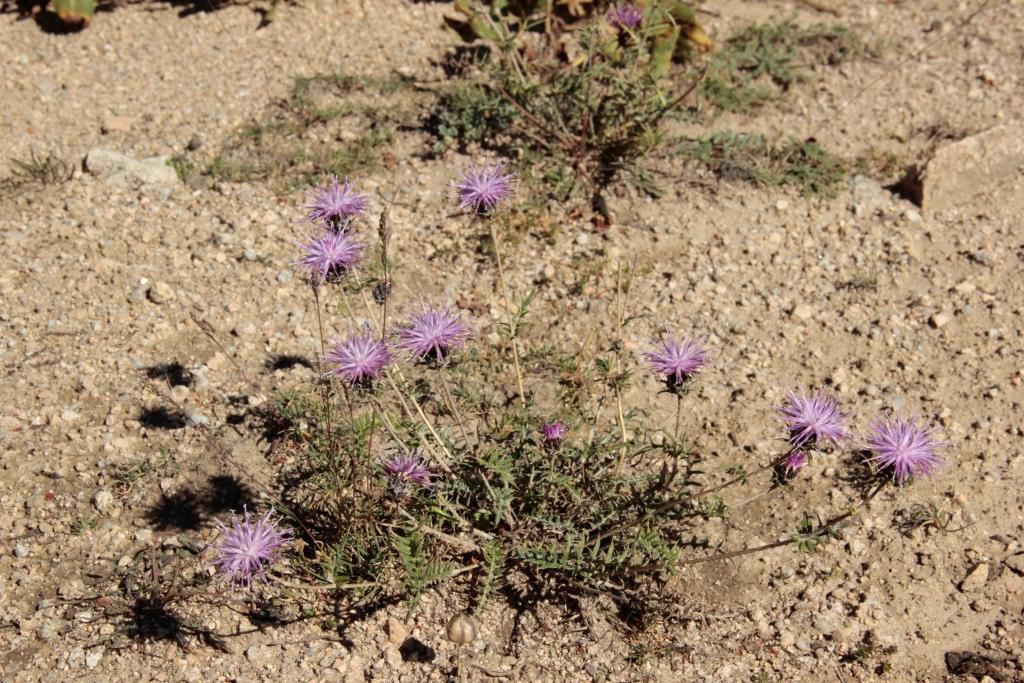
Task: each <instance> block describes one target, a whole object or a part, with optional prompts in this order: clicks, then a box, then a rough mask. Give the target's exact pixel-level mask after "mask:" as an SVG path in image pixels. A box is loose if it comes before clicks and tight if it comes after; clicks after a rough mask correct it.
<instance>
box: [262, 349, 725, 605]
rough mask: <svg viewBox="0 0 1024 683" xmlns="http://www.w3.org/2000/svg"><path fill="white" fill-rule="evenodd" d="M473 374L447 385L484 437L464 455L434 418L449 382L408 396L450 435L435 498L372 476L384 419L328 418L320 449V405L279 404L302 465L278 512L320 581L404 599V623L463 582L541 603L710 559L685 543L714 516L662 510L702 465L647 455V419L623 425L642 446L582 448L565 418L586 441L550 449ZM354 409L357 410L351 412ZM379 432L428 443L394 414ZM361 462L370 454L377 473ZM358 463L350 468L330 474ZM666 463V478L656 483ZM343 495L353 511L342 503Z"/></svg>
mask: <svg viewBox="0 0 1024 683" xmlns="http://www.w3.org/2000/svg"><path fill="white" fill-rule="evenodd" d="M469 364H474V365H477V368H475V370H480V368H481V367H482V366H483V365H486V363H485V362H483V361H482V360H481V359H478V358H473V357H472V356H470V357H469V358H468V359H466V360H464V361H463V365H462V366H459V367H457V368H455V369H454V370H452V369H449V370H451V379H452V380H454V386H453V387H452V388H451V394H452V396H453V397H454V400H456V401H458V404H459V405H461V406H462V408H461V409H460V410H461V411H465V414H472V415H474V416H476V417H477V419H478V420H479V421H480V422H479V424H478V425H477V427H476V428H475V429H474V430H473V431H474V432H475V434H474V435H473V436H471V437H468V439H467V438H466V435H465V434H463V433H462V432H461V430H459V429H457V428H455V426H454V422H455V420H456V418H455V417H453V416H452V415H451V414H450V413H446V410H447V408H446V407H445V405H446V404H445V403H444V402H442V401H440V400H437V402H436V403H435V402H434V400H435V399H436V397H438V396H439V395H440V390H439V387H438V386H437V385H436V383H437V382H438V379H437V373H438V372H448V371H449V370H441V371H438V370H428V371H425V372H424V374H423V375H422V376H421V377H419V378H418V379H416V380H415V381H412V382H411V383H410V384H409V385H408V386H406V387H403V390H405V391H409V392H411V393H413V394H414V395H416V396H417V400H419V401H420V402H421V404H422V405H424V406H425V408H428V409H430V410H431V411H432V412H437V413H439V414H440V417H441V418H443V422H444V423H445V424H446V426H444V427H439V428H438V432H439V434H440V435H441V438H442V439H444V441H445V442H446V444H447V447H448V449H449V451H450V452H451V453H452V456H453V461H452V462H450V472H442V471H441V468H439V467H438V465H437V463H436V461H435V462H434V472H435V473H436V474H437V476H436V484H435V485H434V486H433V487H430V488H423V489H419V490H413V491H411V492H410V493H409V494H408V495H401V494H399V495H396V493H395V492H394V491H393V490H392V489H390V488H389V483H388V481H387V479H386V478H385V476H384V474H383V472H382V470H381V469H380V467H379V465H377V464H376V462H375V461H376V459H377V458H380V457H385V458H386V457H389V455H390V454H389V453H387V452H385V453H380V452H379V451H377V449H376V448H371V447H370V444H369V433H370V426H371V422H373V421H376V424H377V427H378V434H377V437H376V439H377V441H375V442H374V443H375V444H377V443H379V442H380V440H382V439H384V437H383V436H382V435H381V433H380V422H381V417H380V416H378V417H376V418H374V417H373V416H372V413H371V414H367V413H360V414H357V416H356V417H355V419H354V420H351V421H349V420H345V421H342V423H341V424H340V425H339V424H338V421H337V415H335V420H336V421H335V430H336V432H335V433H336V436H335V438H334V442H333V445H331V444H329V443H328V439H327V437H326V434H325V433H324V425H325V416H324V415H323V414H321V409H320V408H319V407H318V406H317V400H316V397H315V396H306V397H302V396H292V397H289V398H287V399H286V400H285V401H283V402H282V403H281V405H280V408H279V410H278V418H279V419H280V420H281V422H282V424H284V423H287V424H290V425H291V426H290V427H288V429H289V430H290V431H291V433H292V437H293V439H294V441H295V446H296V447H297V449H298V452H299V453H301V454H302V456H301V457H298V458H295V459H294V466H293V469H292V470H290V471H286V473H285V474H284V476H283V481H282V482H281V488H282V490H283V491H284V494H283V496H284V500H285V502H286V504H287V505H288V506H289V507H290V508H291V509H292V510H293V511H295V512H297V513H298V514H299V515H300V516H301V517H302V519H303V525H304V527H305V528H306V529H309V530H312V534H313V536H314V537H315V539H316V541H315V544H314V550H313V553H312V555H311V557H312V564H311V571H313V572H314V573H315V574H316V575H317V577H318V578H319V579H320V580H322V581H325V582H328V583H332V584H335V585H342V584H349V585H353V584H358V585H366V584H372V586H373V589H374V590H375V589H378V588H379V589H385V588H388V587H391V586H395V585H400V586H402V587H403V589H404V592H405V595H406V597H407V599H408V600H409V606H410V609H412V608H413V607H414V606H415V604H416V603H417V601H418V599H419V597H420V595H422V593H423V592H424V591H425V590H426V589H427V588H428V587H430V586H432V585H434V584H436V583H437V582H440V581H444V580H445V579H447V578H448V577H450V576H452V575H453V574H454V573H455V572H457V571H459V570H460V569H466V568H473V570H474V577H475V582H474V586H475V593H476V595H475V603H476V604H477V605H480V604H482V603H483V602H485V601H486V600H487V598H488V596H489V595H490V594H492V592H493V591H494V590H497V589H498V588H499V587H501V586H502V585H503V581H504V580H505V578H506V577H508V576H509V574H510V572H511V573H514V574H515V575H517V576H526V577H530V579H531V581H532V582H533V583H535V585H543V586H548V587H551V586H557V585H561V586H563V587H568V588H570V589H573V588H575V589H579V588H581V587H587V588H591V589H594V588H598V587H605V586H607V585H609V583H611V584H613V585H615V586H619V587H622V588H623V589H635V588H640V587H650V586H653V585H655V584H656V583H657V579H658V578H659V577H661V578H663V577H665V576H667V575H668V574H669V573H671V572H672V571H674V568H675V566H676V565H677V560H678V558H679V554H680V550H681V549H682V548H684V547H704V546H705V544H704V543H703V542H702V541H699V540H698V539H697V538H696V537H695V535H694V527H693V522H694V521H695V520H696V519H705V518H707V517H708V516H716V515H722V514H724V513H725V510H724V508H721V507H720V506H716V505H715V504H714V503H712V504H710V505H700V504H699V502H698V501H694V502H693V503H692V504H690V503H686V502H684V503H683V504H680V505H665V504H666V503H669V502H670V501H678V500H680V499H683V498H685V497H686V495H687V494H689V493H692V491H693V489H694V487H695V486H696V482H695V477H696V476H697V475H698V474H699V471H698V469H697V467H698V462H697V458H696V457H695V456H692V455H690V454H688V453H687V452H686V451H685V450H684V449H682V448H681V447H679V446H678V445H677V444H673V443H669V442H671V439H669V440H668V442H666V443H664V444H662V445H654V444H653V443H652V442H651V441H650V440H649V435H650V434H651V430H650V429H647V428H644V426H643V424H642V423H643V418H644V415H643V414H641V413H639V412H627V413H626V414H625V415H624V419H625V421H626V424H627V433H628V434H635V435H639V436H630V437H629V438H628V439H627V440H626V441H623V439H622V436H621V433H620V432H619V430H618V428H617V427H616V426H609V427H608V428H607V429H605V430H603V431H602V430H600V429H598V430H597V432H596V433H595V435H594V437H593V439H592V440H589V439H587V438H586V437H585V436H584V434H585V433H586V432H587V431H588V430H589V428H590V427H589V425H590V424H591V423H592V420H591V419H589V418H585V417H584V416H583V415H575V416H571V415H569V416H563V417H565V418H566V419H568V420H570V421H571V422H573V423H574V424H578V425H581V426H580V427H579V430H578V431H579V432H582V433H583V434H579V435H578V438H572V439H569V440H567V441H566V443H564V444H563V445H562V446H561V447H558V448H554V447H551V446H550V445H545V444H544V443H543V440H542V436H541V433H540V431H539V426H540V424H541V423H542V422H543V419H542V417H541V416H540V415H537V414H535V413H533V411H532V410H531V409H530V408H524V409H521V410H520V409H515V408H510V407H508V406H506V405H505V404H504V402H503V400H502V399H501V398H499V397H498V396H497V395H492V394H491V393H489V392H488V391H487V390H486V389H485V388H484V387H485V386H486V384H474V383H472V381H471V380H470V379H469V377H470V376H471V374H472V375H476V374H477V373H476V372H473V373H470V372H467V371H466V368H465V366H466V365H469ZM481 372H483V371H481ZM585 374H586V375H587V376H588V377H590V379H589V380H588V381H587V382H586V383H585V384H587V385H591V384H593V383H594V381H595V379H597V381H600V380H599V379H598V378H600V377H601V371H600V370H599V369H598V368H596V366H594V367H591V368H590V369H589V370H587V371H586V372H585ZM626 380H627V378H623V377H616V378H615V381H620V382H625V381H626ZM352 398H353V402H354V403H355V404H356V405H358V404H359V402H360V400H361V399H360V397H358V396H353V397H352ZM377 400H378V401H379V400H380V398H378V399H377ZM587 402H588V401H586V400H583V399H580V400H578V401H567V402H566V405H574V404H580V405H582V404H585V403H587ZM364 405H365V404H364ZM339 408H341V407H340V406H339ZM396 412H397V411H396ZM388 420H389V423H391V424H393V428H394V430H395V432H396V433H397V434H399V435H400V436H401V437H402V438H403V440H405V441H406V442H407V447H408V449H409V450H412V449H420V448H421V447H422V445H423V444H429V443H430V438H431V437H430V435H429V434H428V433H424V430H423V428H422V425H419V424H418V423H417V422H415V421H410V422H405V421H403V420H401V419H399V418H398V417H397V416H396V415H395V414H393V413H389V417H388ZM389 448H393V446H389ZM371 451H377V452H375V454H374V455H373V456H372V457H373V460H371V459H370V458H371V456H370V453H371ZM353 461H356V462H358V463H359V464H357V465H356V466H355V467H351V468H350V467H349V466H347V465H346V466H342V467H335V466H334V465H335V464H336V463H348V462H353ZM644 463H648V464H647V465H645V464H644ZM662 463H673V464H672V466H671V467H670V466H669V465H667V464H666V465H664V466H660V467H659V465H661V464H662ZM364 467H365V469H366V471H371V472H373V475H372V484H371V485H370V486H369V487H368V488H367V487H366V486H364V484H363V483H361V481H360V480H359V479H358V477H357V478H356V479H355V480H353V479H350V478H349V475H348V472H350V471H360V470H361V469H362V468H364ZM353 490H358V495H356V496H348V495H345V494H341V495H339V493H338V492H345V491H353ZM339 519H343V520H345V521H344V523H342V524H339V522H338V520H339Z"/></svg>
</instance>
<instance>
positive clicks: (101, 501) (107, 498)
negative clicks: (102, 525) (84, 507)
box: [92, 490, 114, 512]
mask: <svg viewBox="0 0 1024 683" xmlns="http://www.w3.org/2000/svg"><path fill="white" fill-rule="evenodd" d="M92 505H93V507H95V508H96V509H97V510H98V511H100V512H107V511H108V510H109V509H110V508H111V507H112V506H113V505H114V494H112V493H111V492H110V491H107V490H99V491H97V492H96V493H95V494H93V497H92Z"/></svg>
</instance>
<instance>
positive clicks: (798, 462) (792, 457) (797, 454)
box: [784, 450, 807, 474]
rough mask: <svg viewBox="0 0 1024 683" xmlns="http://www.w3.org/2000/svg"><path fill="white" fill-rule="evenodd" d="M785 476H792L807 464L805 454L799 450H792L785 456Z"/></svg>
mask: <svg viewBox="0 0 1024 683" xmlns="http://www.w3.org/2000/svg"><path fill="white" fill-rule="evenodd" d="M784 464H785V466H786V474H792V473H793V472H796V471H797V470H798V469H800V468H801V467H803V466H804V465H806V464H807V453H806V452H805V451H800V450H792V451H790V452H789V454H787V455H786V460H785V463H784Z"/></svg>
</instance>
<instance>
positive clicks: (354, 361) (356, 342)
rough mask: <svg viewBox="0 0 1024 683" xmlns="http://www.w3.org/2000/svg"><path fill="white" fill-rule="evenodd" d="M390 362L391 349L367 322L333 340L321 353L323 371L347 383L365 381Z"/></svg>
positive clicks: (372, 378) (375, 375)
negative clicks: (325, 350) (330, 345)
mask: <svg viewBox="0 0 1024 683" xmlns="http://www.w3.org/2000/svg"><path fill="white" fill-rule="evenodd" d="M390 362H391V350H390V349H388V346H387V344H385V343H384V342H383V341H382V340H381V338H380V336H379V335H377V334H376V333H375V332H374V331H373V330H372V329H370V327H369V326H368V325H366V326H364V327H363V328H362V329H361V330H358V331H354V332H352V333H351V334H349V336H348V338H347V339H345V340H343V341H340V342H337V343H336V344H335V345H334V346H333V347H332V348H331V349H330V350H329V351H328V352H327V353H326V354H325V355H324V363H325V364H326V365H329V366H330V369H329V370H327V372H326V373H325V374H327V375H332V376H334V377H339V378H341V380H342V381H344V382H347V383H348V384H369V383H370V382H372V381H373V380H375V379H377V378H378V377H380V373H381V371H382V370H383V369H384V368H385V366H387V364H388V363H390Z"/></svg>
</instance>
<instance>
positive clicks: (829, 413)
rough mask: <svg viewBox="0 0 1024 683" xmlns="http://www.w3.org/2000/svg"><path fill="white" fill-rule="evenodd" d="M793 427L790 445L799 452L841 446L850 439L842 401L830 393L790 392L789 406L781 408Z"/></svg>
mask: <svg viewBox="0 0 1024 683" xmlns="http://www.w3.org/2000/svg"><path fill="white" fill-rule="evenodd" d="M779 413H780V414H781V415H782V420H783V422H785V423H786V426H787V427H789V445H790V446H792V447H793V448H795V449H798V448H815V447H821V446H824V445H825V443H826V442H831V443H833V444H838V443H839V442H840V441H841V440H842V439H843V438H845V437H846V425H845V424H844V422H845V418H846V416H845V415H844V414H843V413H842V412H841V411H840V410H839V401H838V400H837V399H836V397H835V396H834V395H833V394H832V393H831V392H830V391H828V390H826V389H823V388H821V389H817V390H816V391H807V390H806V389H804V388H803V387H800V388H798V389H796V390H795V391H791V392H789V395H788V396H787V397H786V404H785V405H783V406H782V407H780V408H779Z"/></svg>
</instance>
